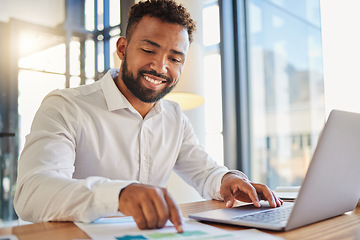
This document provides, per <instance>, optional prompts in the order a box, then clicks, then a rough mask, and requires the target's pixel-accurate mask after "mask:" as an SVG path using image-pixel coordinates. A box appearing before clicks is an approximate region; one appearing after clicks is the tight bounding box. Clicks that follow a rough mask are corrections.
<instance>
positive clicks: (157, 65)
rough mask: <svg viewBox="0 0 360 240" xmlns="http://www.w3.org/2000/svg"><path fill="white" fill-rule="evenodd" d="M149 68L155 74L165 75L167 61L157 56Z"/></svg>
mask: <svg viewBox="0 0 360 240" xmlns="http://www.w3.org/2000/svg"><path fill="white" fill-rule="evenodd" d="M150 68H151V69H153V70H155V71H156V72H157V73H161V74H166V73H167V71H168V64H167V59H166V57H165V56H159V57H157V58H155V59H154V60H153V61H152V62H151V65H150Z"/></svg>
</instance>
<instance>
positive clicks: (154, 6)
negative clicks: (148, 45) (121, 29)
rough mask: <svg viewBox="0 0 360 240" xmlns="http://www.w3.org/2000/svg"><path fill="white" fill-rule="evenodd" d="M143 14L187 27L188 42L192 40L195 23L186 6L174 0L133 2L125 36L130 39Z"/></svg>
mask: <svg viewBox="0 0 360 240" xmlns="http://www.w3.org/2000/svg"><path fill="white" fill-rule="evenodd" d="M144 16H150V17H155V18H158V19H160V20H161V21H164V22H167V23H174V24H179V25H181V26H183V27H184V28H186V29H187V32H188V35H189V42H190V43H191V42H192V40H193V37H192V34H193V32H194V31H195V30H196V23H195V22H194V20H193V19H192V18H191V16H190V14H189V12H188V11H187V10H186V8H185V7H184V6H182V5H181V4H178V3H176V2H175V1H174V0H147V1H140V2H138V3H137V4H134V5H133V6H132V7H131V9H130V11H129V17H128V23H127V27H126V38H128V39H129V40H130V39H131V35H132V33H133V31H134V29H135V27H136V26H137V24H138V23H139V22H140V21H141V19H142V18H143V17H144Z"/></svg>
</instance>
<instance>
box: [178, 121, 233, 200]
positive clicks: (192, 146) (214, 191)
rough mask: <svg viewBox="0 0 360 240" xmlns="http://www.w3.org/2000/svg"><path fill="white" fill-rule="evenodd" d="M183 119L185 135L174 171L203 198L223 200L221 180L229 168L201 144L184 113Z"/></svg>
mask: <svg viewBox="0 0 360 240" xmlns="http://www.w3.org/2000/svg"><path fill="white" fill-rule="evenodd" d="M183 121H184V125H183V126H184V137H183V142H182V145H181V149H180V152H179V156H178V159H177V161H176V164H175V168H174V171H175V172H176V173H177V174H178V175H179V176H180V177H181V178H182V179H184V181H185V182H186V183H188V184H189V185H191V186H193V187H194V188H195V189H196V190H197V191H198V192H199V194H200V195H201V196H202V197H203V198H205V199H216V200H222V197H221V195H220V186H221V180H222V177H223V176H224V175H225V174H226V173H227V172H228V171H229V169H228V168H226V167H225V166H221V165H219V164H217V163H216V161H215V160H214V159H213V158H212V157H210V156H209V154H208V153H207V152H206V151H205V149H204V147H203V146H202V145H200V143H199V140H198V138H197V136H196V134H195V132H194V130H193V128H192V125H191V123H190V120H189V119H188V118H187V117H186V116H185V115H184V114H183Z"/></svg>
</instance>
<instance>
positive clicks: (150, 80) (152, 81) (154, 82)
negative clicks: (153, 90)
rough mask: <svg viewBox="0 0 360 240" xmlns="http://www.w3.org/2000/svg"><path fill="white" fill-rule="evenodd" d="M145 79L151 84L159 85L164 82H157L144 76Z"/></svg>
mask: <svg viewBox="0 0 360 240" xmlns="http://www.w3.org/2000/svg"><path fill="white" fill-rule="evenodd" d="M144 78H145V80H146V81H148V82H151V83H152V84H157V85H158V84H161V83H163V81H159V80H155V79H153V78H150V77H148V76H144Z"/></svg>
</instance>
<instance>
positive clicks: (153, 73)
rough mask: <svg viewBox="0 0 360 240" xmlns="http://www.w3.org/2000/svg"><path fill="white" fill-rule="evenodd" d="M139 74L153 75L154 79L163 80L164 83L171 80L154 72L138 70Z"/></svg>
mask: <svg viewBox="0 0 360 240" xmlns="http://www.w3.org/2000/svg"><path fill="white" fill-rule="evenodd" d="M139 74H140V75H142V76H144V74H148V75H153V76H155V77H159V78H162V79H164V80H165V81H166V82H171V78H169V77H167V76H165V75H164V74H161V73H157V72H156V71H154V70H153V71H148V70H140V71H139Z"/></svg>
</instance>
